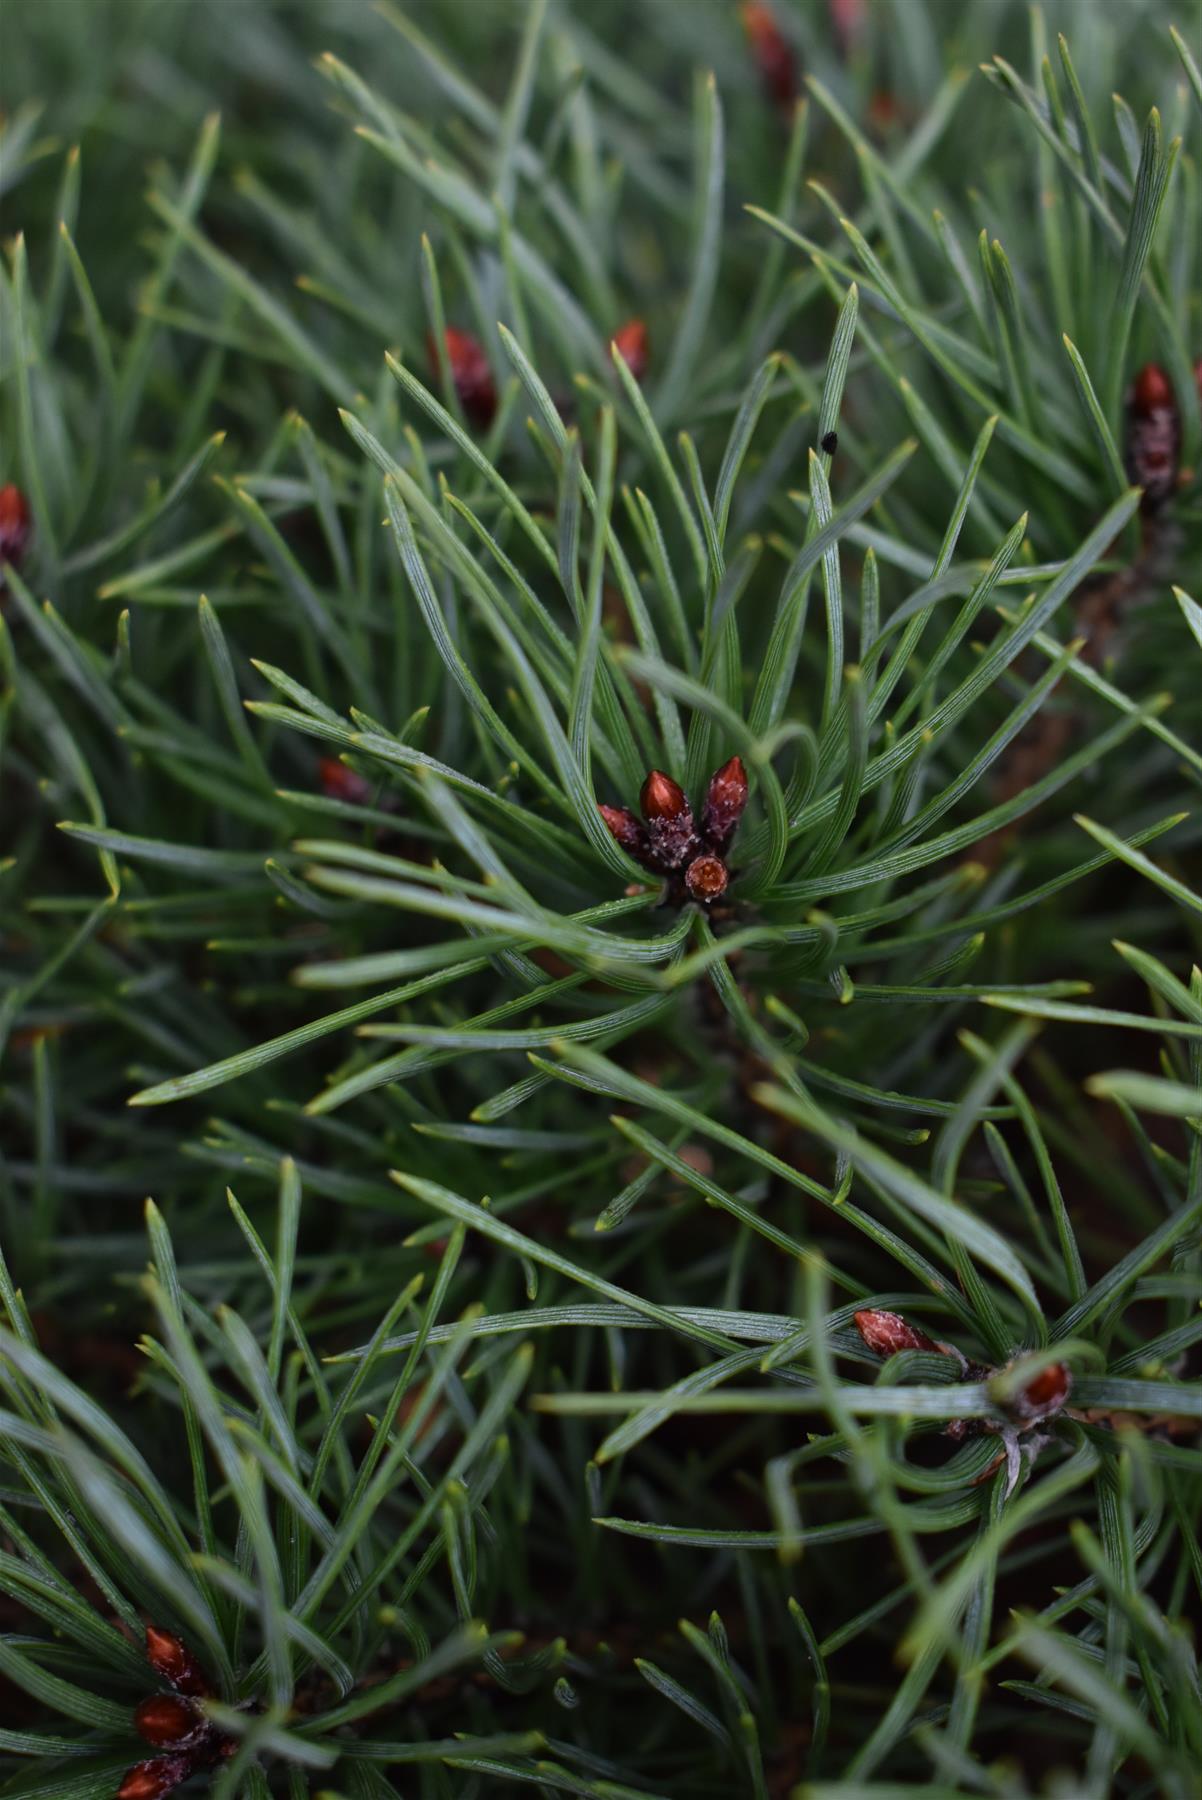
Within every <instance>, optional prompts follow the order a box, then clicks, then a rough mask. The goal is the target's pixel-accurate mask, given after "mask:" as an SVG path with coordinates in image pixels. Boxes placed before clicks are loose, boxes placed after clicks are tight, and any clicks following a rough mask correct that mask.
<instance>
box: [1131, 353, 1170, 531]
mask: <svg viewBox="0 0 1202 1800" xmlns="http://www.w3.org/2000/svg"><path fill="white" fill-rule="evenodd" d="M1126 451H1127V456H1126V462H1127V473H1128V475H1129V476H1130V477H1131V479H1132V481H1133V482H1135V483H1136V485H1137V486H1138V487H1141V488H1143V490H1144V498H1143V511H1144V512H1145V513H1150V512H1155V511H1156V510H1157V508H1158V507H1160V506H1162V505H1163V504H1164V502H1165V501H1166V500H1167V499H1168V498H1169V496H1170V494H1171V493H1172V492H1173V489H1174V488H1175V487H1176V485H1177V468H1178V463H1179V461H1180V456H1181V414H1180V412H1179V411H1178V408H1177V396H1176V395H1175V394H1174V392H1173V386H1172V383H1171V382H1170V380H1169V378H1168V376H1167V375H1166V374H1165V372H1164V370H1163V369H1162V368H1161V367H1160V364H1159V363H1145V364H1144V366H1143V368H1142V369H1141V370H1140V371H1139V373H1138V374H1137V375H1136V377H1135V380H1134V381H1133V382H1132V384H1131V387H1130V390H1129V391H1128V394H1127V445H1126Z"/></svg>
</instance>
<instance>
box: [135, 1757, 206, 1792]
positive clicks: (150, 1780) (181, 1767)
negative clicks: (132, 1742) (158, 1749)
mask: <svg viewBox="0 0 1202 1800" xmlns="http://www.w3.org/2000/svg"><path fill="white" fill-rule="evenodd" d="M191 1773H192V1758H191V1757H190V1756H155V1757H152V1758H151V1760H150V1761H149V1762H140V1763H135V1764H134V1766H133V1768H132V1769H127V1770H126V1773H125V1779H124V1781H123V1782H122V1783H121V1786H120V1787H119V1788H118V1789H117V1800H162V1797H163V1795H164V1794H169V1793H171V1791H172V1789H173V1788H177V1787H179V1785H180V1783H181V1782H183V1781H187V1779H188V1777H189V1775H190V1774H191Z"/></svg>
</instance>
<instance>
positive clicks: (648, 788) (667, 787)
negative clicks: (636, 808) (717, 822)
mask: <svg viewBox="0 0 1202 1800" xmlns="http://www.w3.org/2000/svg"><path fill="white" fill-rule="evenodd" d="M639 805H640V806H641V807H642V809H643V817H644V818H645V819H647V820H651V819H678V818H679V817H680V816H681V814H682V813H687V812H688V811H689V803H688V800H687V799H686V798H685V792H684V789H683V788H682V787H680V786H679V785H678V783H676V782H675V781H673V779H672V777H671V776H670V775H665V774H664V772H663V770H662V769H652V771H651V773H650V774H649V775H648V777H647V779H646V781H644V783H643V791H642V793H641V794H640V795H639Z"/></svg>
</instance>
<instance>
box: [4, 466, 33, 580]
mask: <svg viewBox="0 0 1202 1800" xmlns="http://www.w3.org/2000/svg"><path fill="white" fill-rule="evenodd" d="M31 530H32V521H31V520H30V516H29V502H28V500H26V498H25V496H24V494H23V493H22V492H21V490H20V488H19V487H18V486H17V484H16V482H15V481H9V482H6V483H5V485H4V486H3V487H0V563H6V562H7V563H11V564H12V566H13V568H14V569H15V568H18V567H19V566H20V562H21V558H22V557H23V556H24V554H25V546H26V544H28V542H29V534H30V531H31Z"/></svg>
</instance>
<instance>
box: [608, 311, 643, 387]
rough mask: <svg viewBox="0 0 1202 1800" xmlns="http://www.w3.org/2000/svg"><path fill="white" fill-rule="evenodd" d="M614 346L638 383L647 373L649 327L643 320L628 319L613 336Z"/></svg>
mask: <svg viewBox="0 0 1202 1800" xmlns="http://www.w3.org/2000/svg"><path fill="white" fill-rule="evenodd" d="M613 346H614V349H615V350H616V351H617V353H618V355H619V356H620V357H621V358H622V361H623V362H624V363H625V364H626V367H627V368H628V369H629V370H630V373H631V374H632V375H633V376H634V378H635V380H636V381H641V380H642V379H643V376H644V375H645V374H646V373H647V362H648V345H647V327H646V325H645V324H644V323H643V321H642V319H627V321H626V323H625V325H621V326H619V327H618V329H617V331H615V332H614V335H613Z"/></svg>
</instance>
